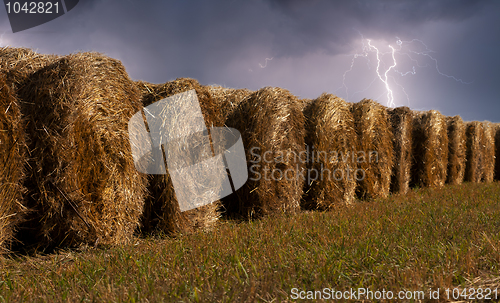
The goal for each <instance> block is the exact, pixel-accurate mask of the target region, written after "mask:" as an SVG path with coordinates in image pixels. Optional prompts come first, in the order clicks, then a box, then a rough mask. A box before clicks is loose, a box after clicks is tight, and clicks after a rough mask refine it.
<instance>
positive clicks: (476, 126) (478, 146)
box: [465, 121, 484, 183]
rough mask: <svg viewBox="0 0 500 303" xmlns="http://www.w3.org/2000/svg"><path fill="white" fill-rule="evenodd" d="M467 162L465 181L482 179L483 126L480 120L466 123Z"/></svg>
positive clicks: (475, 181) (477, 181)
mask: <svg viewBox="0 0 500 303" xmlns="http://www.w3.org/2000/svg"><path fill="white" fill-rule="evenodd" d="M466 137H467V152H466V156H467V162H466V165H465V181H468V182H474V183H479V182H481V180H482V179H483V165H484V164H483V162H484V148H483V142H484V127H483V124H482V123H481V122H477V121H474V122H468V123H467V124H466Z"/></svg>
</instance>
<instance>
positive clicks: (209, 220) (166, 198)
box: [137, 78, 225, 235]
mask: <svg viewBox="0 0 500 303" xmlns="http://www.w3.org/2000/svg"><path fill="white" fill-rule="evenodd" d="M137 85H138V86H139V88H140V89H141V90H142V103H143V106H145V107H146V106H148V105H151V104H153V103H155V102H157V101H160V100H162V99H164V98H167V97H170V96H173V95H175V94H178V93H183V92H187V91H189V90H195V91H196V95H197V97H198V101H199V103H200V108H201V111H202V114H203V117H204V122H205V126H206V127H207V128H210V127H212V126H215V127H221V126H223V124H224V117H223V115H222V114H221V108H220V106H222V105H221V104H223V103H222V102H218V101H217V100H215V99H214V98H213V97H212V93H213V92H212V93H211V92H210V90H209V88H207V87H205V86H202V85H200V84H199V83H198V82H197V81H196V80H194V79H189V78H179V79H176V80H174V81H170V82H167V83H164V84H150V83H146V82H138V83H137ZM171 105H172V106H174V107H175V106H177V105H176V104H171ZM179 106H182V105H179ZM167 118H169V117H167ZM181 118H182V119H183V120H185V121H190V117H181ZM168 121H169V119H165V122H164V123H174V124H176V123H175V121H171V122H168ZM165 127H166V128H170V130H171V131H176V127H177V126H176V125H173V124H172V125H170V126H168V125H166V126H165ZM223 173H225V172H220V174H218V173H216V172H214V175H221V176H222V174H223ZM148 190H149V193H150V195H149V197H148V198H147V199H146V204H145V211H144V216H143V219H142V227H141V228H142V231H143V232H162V233H165V234H168V235H176V234H179V233H190V232H193V231H195V230H197V229H209V228H212V227H214V226H215V224H216V222H217V221H218V219H219V217H220V205H221V203H220V201H215V202H212V203H210V204H207V205H204V206H202V207H198V208H195V209H191V210H188V211H184V212H181V210H180V207H179V203H178V200H177V197H176V194H175V190H174V186H173V183H172V179H171V176H170V174H169V173H168V170H167V173H166V174H164V175H150V176H149V187H148Z"/></svg>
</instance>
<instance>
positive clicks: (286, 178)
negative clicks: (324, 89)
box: [223, 87, 306, 217]
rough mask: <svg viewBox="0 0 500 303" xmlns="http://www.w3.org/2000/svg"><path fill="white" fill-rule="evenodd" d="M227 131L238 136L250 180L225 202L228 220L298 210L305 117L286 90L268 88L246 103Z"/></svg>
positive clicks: (299, 106)
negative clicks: (231, 217) (232, 131)
mask: <svg viewBox="0 0 500 303" xmlns="http://www.w3.org/2000/svg"><path fill="white" fill-rule="evenodd" d="M226 125H227V126H229V127H233V128H235V129H237V130H239V131H240V133H241V135H242V139H243V145H244V146H245V151H246V156H247V164H248V166H249V174H248V177H249V179H248V181H247V183H246V184H245V185H244V186H243V187H241V188H240V189H239V190H237V191H236V192H235V194H233V195H230V196H228V197H226V198H225V199H223V201H224V206H225V208H226V211H227V212H228V213H229V214H230V215H241V216H244V217H259V216H263V215H267V214H271V213H275V212H291V213H293V212H296V211H298V210H299V209H300V200H301V197H302V193H303V184H304V181H305V180H304V178H303V175H302V174H301V172H303V171H304V170H305V166H306V163H304V161H302V160H301V159H300V158H299V157H300V155H304V154H305V153H306V150H305V142H304V136H305V126H304V115H303V113H302V110H301V105H300V103H299V102H298V100H297V98H296V97H295V96H293V95H292V94H291V93H290V92H288V91H287V90H284V89H281V88H272V87H266V88H263V89H261V90H259V91H257V92H254V93H253V94H251V95H250V96H248V97H247V98H245V99H244V100H243V101H242V102H241V103H240V104H239V105H238V107H237V108H236V109H235V110H234V111H233V112H232V113H231V114H230V115H229V117H228V120H227V121H226Z"/></svg>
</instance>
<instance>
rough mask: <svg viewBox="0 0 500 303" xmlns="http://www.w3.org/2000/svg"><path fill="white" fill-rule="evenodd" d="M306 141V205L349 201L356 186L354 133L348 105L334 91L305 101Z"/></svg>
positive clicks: (320, 207) (325, 207) (325, 205)
mask: <svg viewBox="0 0 500 303" xmlns="http://www.w3.org/2000/svg"><path fill="white" fill-rule="evenodd" d="M304 115H305V117H306V144H307V148H308V151H309V159H308V161H307V162H308V167H307V169H308V176H310V177H311V179H310V180H306V182H307V183H308V184H306V188H307V189H306V192H308V195H307V196H306V197H305V199H304V205H303V206H304V207H305V208H306V209H318V210H328V209H330V208H332V207H333V206H335V205H339V204H351V203H352V202H353V201H354V196H355V190H356V179H355V176H354V174H355V172H356V169H357V162H356V158H357V155H353V153H356V147H357V135H356V130H355V126H354V118H353V116H352V113H351V111H350V105H349V104H348V103H347V102H345V101H344V100H342V99H341V98H338V97H336V96H334V95H330V94H323V95H321V96H320V97H319V98H317V99H315V100H314V101H313V102H310V103H308V105H307V106H306V108H305V110H304Z"/></svg>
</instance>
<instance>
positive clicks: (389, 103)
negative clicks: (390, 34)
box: [368, 40, 397, 107]
mask: <svg viewBox="0 0 500 303" xmlns="http://www.w3.org/2000/svg"><path fill="white" fill-rule="evenodd" d="M368 46H369V47H370V49H374V50H375V51H376V52H377V69H376V72H377V75H378V77H379V79H380V81H382V82H383V83H384V85H385V89H386V90H387V106H389V107H394V105H395V104H394V93H393V92H392V89H391V87H390V86H389V81H388V78H387V74H388V73H389V71H390V70H391V69H393V68H395V67H396V65H397V63H396V57H394V53H395V52H396V50H395V49H394V47H392V46H391V45H389V47H390V48H391V50H392V51H391V54H392V62H393V64H392V65H391V66H389V68H388V69H386V70H385V73H384V76H383V77H382V75H380V72H379V69H380V51H379V50H378V48H376V47H375V46H373V45H372V44H371V40H368Z"/></svg>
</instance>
